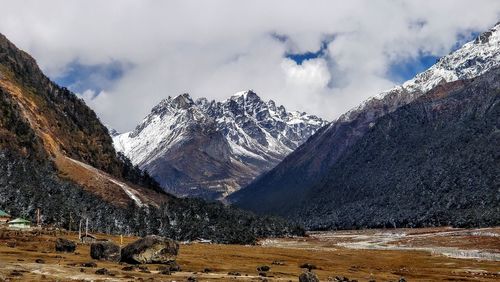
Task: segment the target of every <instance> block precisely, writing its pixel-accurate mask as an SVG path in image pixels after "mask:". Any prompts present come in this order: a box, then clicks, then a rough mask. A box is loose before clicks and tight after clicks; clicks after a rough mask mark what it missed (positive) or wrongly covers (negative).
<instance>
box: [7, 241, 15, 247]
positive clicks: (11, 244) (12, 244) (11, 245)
mask: <svg viewBox="0 0 500 282" xmlns="http://www.w3.org/2000/svg"><path fill="white" fill-rule="evenodd" d="M16 246H17V244H16V242H7V247H9V248H15V247H16Z"/></svg>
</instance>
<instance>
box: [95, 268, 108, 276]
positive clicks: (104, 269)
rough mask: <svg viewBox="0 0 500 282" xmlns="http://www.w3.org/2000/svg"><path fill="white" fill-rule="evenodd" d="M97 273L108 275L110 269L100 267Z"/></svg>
mask: <svg viewBox="0 0 500 282" xmlns="http://www.w3.org/2000/svg"><path fill="white" fill-rule="evenodd" d="M95 274H99V275H108V274H109V270H107V269H106V268H99V269H98V270H96V271H95Z"/></svg>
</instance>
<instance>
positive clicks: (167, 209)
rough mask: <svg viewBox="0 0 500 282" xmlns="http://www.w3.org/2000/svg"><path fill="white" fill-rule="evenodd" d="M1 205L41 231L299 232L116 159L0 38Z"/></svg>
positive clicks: (100, 134)
mask: <svg viewBox="0 0 500 282" xmlns="http://www.w3.org/2000/svg"><path fill="white" fill-rule="evenodd" d="M0 171H1V173H0V207H2V210H5V211H7V212H8V213H10V214H13V215H16V216H20V217H25V218H27V219H31V220H34V219H35V211H36V210H37V209H40V210H41V219H42V223H43V224H44V225H48V226H54V227H63V228H66V229H73V230H74V229H75V228H76V226H77V222H78V221H79V220H82V219H88V220H89V223H90V230H91V231H92V232H107V233H120V234H138V235H145V234H160V235H164V236H168V237H171V238H174V239H179V240H192V239H197V238H206V239H211V240H213V241H216V242H227V243H253V242H255V240H256V239H257V238H259V237H263V236H276V235H284V234H300V233H301V232H302V231H301V228H300V227H298V226H295V225H291V224H289V223H287V222H285V221H283V220H281V219H277V218H268V217H257V216H255V215H253V214H251V213H248V212H244V211H241V210H238V209H235V208H232V207H227V206H224V205H222V204H220V203H205V202H203V201H199V200H192V199H179V198H177V197H175V196H173V195H170V194H167V193H165V192H164V191H163V190H162V189H161V188H160V186H159V184H158V183H157V182H156V181H155V180H154V179H153V178H151V177H150V176H149V175H148V173H146V172H144V171H142V170H140V169H138V168H137V167H136V166H134V165H133V164H132V163H131V162H130V160H128V159H127V158H126V157H125V156H124V155H123V154H121V153H117V152H116V151H115V149H114V147H113V141H112V138H111V137H110V133H109V132H108V130H107V128H106V127H105V126H104V125H103V124H102V123H101V122H100V120H99V119H98V117H97V115H96V114H95V113H94V111H92V110H91V109H90V108H89V107H87V106H86V105H85V102H84V101H83V100H82V99H80V98H78V97H77V96H76V95H75V94H73V93H72V92H70V91H69V90H68V89H66V88H63V87H60V86H58V85H57V84H55V83H54V82H52V81H51V80H50V79H49V78H47V77H46V76H45V75H44V74H43V73H42V71H41V70H40V68H39V67H38V65H37V63H36V61H35V60H34V59H33V58H32V57H31V56H30V55H29V54H27V53H25V52H23V51H21V50H19V49H18V48H17V47H16V46H15V45H14V44H12V43H11V42H10V41H9V40H8V39H7V38H6V37H5V36H3V35H1V34H0Z"/></svg>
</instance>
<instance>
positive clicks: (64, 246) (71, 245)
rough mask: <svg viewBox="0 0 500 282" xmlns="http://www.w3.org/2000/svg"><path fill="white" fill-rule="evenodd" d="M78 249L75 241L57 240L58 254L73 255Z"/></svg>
mask: <svg viewBox="0 0 500 282" xmlns="http://www.w3.org/2000/svg"><path fill="white" fill-rule="evenodd" d="M75 249H76V244H75V242H73V241H70V240H67V239H64V238H57V240H56V252H63V253H73V252H74V251H75Z"/></svg>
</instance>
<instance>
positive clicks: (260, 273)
mask: <svg viewBox="0 0 500 282" xmlns="http://www.w3.org/2000/svg"><path fill="white" fill-rule="evenodd" d="M259 276H261V277H267V272H264V271H261V272H259Z"/></svg>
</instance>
